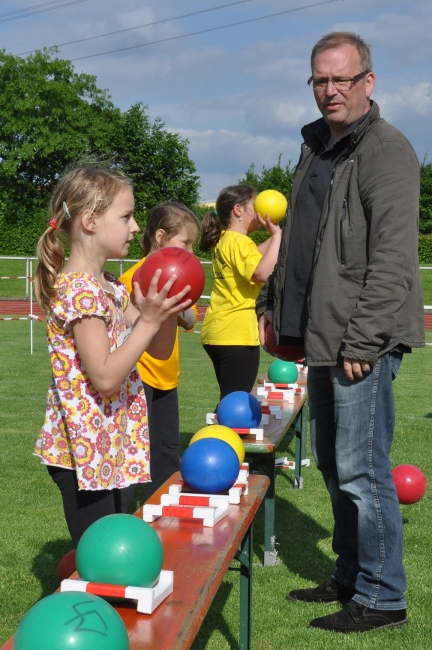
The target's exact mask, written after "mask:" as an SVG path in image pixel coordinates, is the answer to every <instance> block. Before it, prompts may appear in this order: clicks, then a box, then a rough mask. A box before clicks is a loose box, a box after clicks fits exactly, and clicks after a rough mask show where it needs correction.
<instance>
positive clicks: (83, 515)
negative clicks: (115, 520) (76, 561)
mask: <svg viewBox="0 0 432 650" xmlns="http://www.w3.org/2000/svg"><path fill="white" fill-rule="evenodd" d="M47 469H48V473H49V475H50V476H51V478H52V479H53V481H54V483H56V485H57V487H58V488H59V490H60V492H61V495H62V499H63V510H64V514H65V518H66V523H67V527H68V528H69V533H70V536H71V537H72V542H73V545H74V547H75V548H76V547H77V545H78V542H79V540H80V539H81V536H82V534H83V533H84V531H85V530H87V528H88V527H89V526H91V524H92V523H94V522H95V521H97V520H98V519H101V517H105V516H106V515H114V514H117V513H127V511H128V508H129V505H130V503H131V501H132V497H133V495H134V492H135V487H136V486H135V485H129V486H128V487H126V488H122V489H119V488H114V489H113V490H95V491H93V490H78V481H77V477H76V472H75V470H73V469H66V468H64V467H54V466H52V465H47Z"/></svg>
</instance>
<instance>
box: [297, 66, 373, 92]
mask: <svg viewBox="0 0 432 650" xmlns="http://www.w3.org/2000/svg"><path fill="white" fill-rule="evenodd" d="M369 72H370V70H365V71H364V72H360V74H356V76H355V77H334V78H333V77H328V78H321V79H314V78H313V76H312V77H309V79H308V85H309V86H312V88H313V89H314V90H325V88H327V84H329V83H330V82H331V83H332V84H333V86H334V87H335V88H336V90H351V88H352V87H353V86H354V84H355V83H356V82H357V81H359V80H360V79H363V77H365V76H366V75H367V74H369Z"/></svg>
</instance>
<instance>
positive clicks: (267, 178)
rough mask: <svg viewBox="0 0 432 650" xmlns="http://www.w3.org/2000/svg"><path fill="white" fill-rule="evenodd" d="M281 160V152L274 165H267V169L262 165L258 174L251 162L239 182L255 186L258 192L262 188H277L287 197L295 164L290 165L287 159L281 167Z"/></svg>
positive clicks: (261, 190) (262, 189)
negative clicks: (284, 165)
mask: <svg viewBox="0 0 432 650" xmlns="http://www.w3.org/2000/svg"><path fill="white" fill-rule="evenodd" d="M281 160H282V154H281V155H280V156H279V159H278V162H277V164H276V165H274V166H273V167H269V168H268V169H266V168H265V167H264V166H263V168H262V172H261V173H260V174H258V172H256V170H255V165H254V164H253V163H252V165H251V166H250V167H249V169H248V170H247V172H246V174H245V177H244V178H242V179H240V181H239V182H240V183H246V184H247V185H251V186H252V187H255V188H256V189H257V190H258V192H263V191H264V190H277V191H278V192H281V193H282V194H283V195H284V196H285V197H286V198H287V199H289V195H290V193H291V183H292V178H293V175H294V172H295V166H294V165H291V161H289V162H288V164H287V165H286V167H282V165H281Z"/></svg>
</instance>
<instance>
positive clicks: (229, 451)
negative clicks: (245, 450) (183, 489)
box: [181, 438, 240, 494]
mask: <svg viewBox="0 0 432 650" xmlns="http://www.w3.org/2000/svg"><path fill="white" fill-rule="evenodd" d="M239 471H240V462H239V458H238V456H237V454H236V452H235V451H234V449H233V448H232V447H231V445H229V444H228V443H227V442H225V441H224V440H219V439H218V438H201V440H197V441H196V442H194V443H193V444H192V445H189V447H187V448H186V449H185V452H184V454H183V456H182V459H181V475H182V477H183V480H184V481H185V483H186V484H187V485H188V486H189V487H190V488H191V490H194V491H195V492H202V493H204V494H217V493H218V492H225V491H226V490H229V489H230V488H231V487H232V486H233V485H234V483H235V482H236V480H237V477H238V474H239Z"/></svg>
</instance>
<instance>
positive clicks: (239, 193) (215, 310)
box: [200, 185, 281, 399]
mask: <svg viewBox="0 0 432 650" xmlns="http://www.w3.org/2000/svg"><path fill="white" fill-rule="evenodd" d="M255 197H256V190H255V189H254V188H253V187H250V186H249V185H231V186H229V187H226V188H225V189H223V190H222V191H221V192H220V194H219V196H218V198H217V201H216V207H215V209H214V210H213V211H212V212H210V213H209V214H207V215H206V216H205V217H204V220H203V223H202V234H201V243H200V248H201V250H203V251H210V250H213V276H214V286H213V291H212V293H211V297H210V306H209V308H208V309H207V313H206V315H205V319H204V323H203V327H202V332H201V341H202V344H203V346H204V349H205V351H206V352H207V354H208V355H209V357H210V359H211V361H212V363H213V366H214V369H215V372H216V378H217V381H218V384H219V388H220V399H222V398H223V397H225V395H228V393H232V392H234V391H236V390H243V391H247V392H250V391H251V390H252V387H253V385H254V383H255V379H256V376H257V373H258V367H259V358H260V347H259V336H258V323H257V318H256V315H255V302H256V299H257V296H258V293H259V290H260V288H261V287H262V285H263V284H264V282H265V281H266V280H267V278H268V276H269V275H270V274H271V272H272V271H273V268H274V266H275V264H276V260H277V256H278V252H279V246H280V241H281V229H280V227H279V226H278V225H277V224H273V223H272V222H271V221H270V218H269V216H268V215H267V216H266V220H265V221H264V220H263V219H262V218H261V217H260V215H258V214H256V213H255V209H254V201H255ZM261 226H264V227H265V228H266V230H267V231H268V232H269V233H270V237H269V238H268V239H267V240H266V241H265V242H263V243H262V244H260V245H259V246H257V245H256V244H255V243H254V242H253V241H252V240H251V239H250V237H248V234H249V233H250V232H253V231H255V230H259V229H260V228H261Z"/></svg>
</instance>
